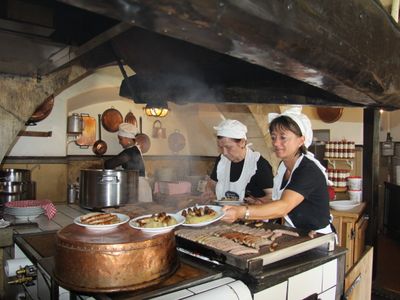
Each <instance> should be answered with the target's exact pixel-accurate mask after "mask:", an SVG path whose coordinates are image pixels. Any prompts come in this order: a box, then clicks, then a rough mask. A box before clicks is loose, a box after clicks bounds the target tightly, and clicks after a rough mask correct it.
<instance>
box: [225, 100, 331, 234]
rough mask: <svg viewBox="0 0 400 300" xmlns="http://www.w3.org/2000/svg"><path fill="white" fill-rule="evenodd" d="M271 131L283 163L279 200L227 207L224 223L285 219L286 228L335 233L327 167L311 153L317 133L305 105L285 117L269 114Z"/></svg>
mask: <svg viewBox="0 0 400 300" xmlns="http://www.w3.org/2000/svg"><path fill="white" fill-rule="evenodd" d="M268 120H269V132H270V135H271V139H272V145H273V148H274V151H275V154H276V155H277V157H278V158H280V159H281V160H282V161H281V163H280V165H279V167H278V171H277V175H276V176H275V177H274V188H273V195H272V198H273V200H275V201H272V202H270V203H266V204H262V205H256V206H242V207H233V206H225V207H224V210H225V212H226V214H225V216H224V218H223V220H225V221H227V222H234V221H235V220H237V219H253V220H263V219H274V218H281V217H284V218H285V225H287V226H291V227H296V228H302V229H305V230H314V231H317V232H320V233H330V232H332V231H334V228H333V226H332V225H331V217H330V213H329V194H328V183H329V181H328V177H327V174H326V172H325V168H324V167H323V166H322V165H321V163H320V162H319V161H318V160H317V159H315V158H314V155H313V154H312V153H310V152H308V151H307V148H308V147H309V146H310V145H311V142H312V138H313V133H312V128H311V122H310V120H309V119H308V117H307V116H306V115H304V114H302V113H301V106H293V107H291V108H289V109H288V110H286V111H285V112H283V113H282V114H276V113H270V114H269V115H268Z"/></svg>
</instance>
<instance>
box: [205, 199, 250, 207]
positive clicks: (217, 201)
mask: <svg viewBox="0 0 400 300" xmlns="http://www.w3.org/2000/svg"><path fill="white" fill-rule="evenodd" d="M213 203H214V204H217V205H222V206H223V205H232V206H239V205H243V204H244V202H242V201H239V200H238V201H228V200H214V201H213Z"/></svg>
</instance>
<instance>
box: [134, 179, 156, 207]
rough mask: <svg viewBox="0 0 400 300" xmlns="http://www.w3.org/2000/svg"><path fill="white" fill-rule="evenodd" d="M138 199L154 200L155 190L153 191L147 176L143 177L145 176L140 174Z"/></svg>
mask: <svg viewBox="0 0 400 300" xmlns="http://www.w3.org/2000/svg"><path fill="white" fill-rule="evenodd" d="M138 201H139V202H152V201H153V192H152V191H151V187H150V184H149V181H148V179H147V178H146V177H143V176H139V182H138Z"/></svg>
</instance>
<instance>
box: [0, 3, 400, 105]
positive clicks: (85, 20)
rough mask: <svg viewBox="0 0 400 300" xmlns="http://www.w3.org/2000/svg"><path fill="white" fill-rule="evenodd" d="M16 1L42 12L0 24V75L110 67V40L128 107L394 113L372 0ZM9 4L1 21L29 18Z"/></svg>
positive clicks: (394, 52) (395, 34) (399, 78)
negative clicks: (285, 106) (0, 42)
mask: <svg viewBox="0 0 400 300" xmlns="http://www.w3.org/2000/svg"><path fill="white" fill-rule="evenodd" d="M18 3H20V4H21V3H23V4H24V8H25V9H26V10H27V7H29V5H34V4H35V3H36V4H37V6H39V8H37V7H36V6H35V7H34V8H33V9H32V10H31V11H36V10H37V11H39V9H40V10H41V11H43V10H45V14H39V15H40V16H41V18H40V20H39V21H40V22H39V21H37V20H36V22H37V24H38V28H37V30H38V31H35V32H32V30H30V31H29V36H27V34H28V33H27V32H26V31H25V32H16V30H21V29H18V28H22V27H20V26H17V25H20V24H15V23H14V24H13V23H10V22H8V21H10V20H2V22H0V27H1V28H0V34H1V35H2V37H4V38H7V41H13V42H15V44H13V43H11V42H6V43H5V46H7V47H5V51H3V52H0V55H1V57H0V73H2V74H12V75H20V76H28V77H29V76H35V75H36V76H38V78H40V77H43V76H47V75H50V74H52V73H54V72H56V71H57V70H60V69H61V68H65V67H67V66H69V65H71V63H72V62H74V63H76V62H78V63H79V64H80V65H81V66H83V67H85V68H87V69H88V70H89V71H90V70H94V69H96V68H99V67H102V66H104V65H109V64H116V60H115V56H114V55H113V53H112V51H110V49H111V47H110V44H112V47H113V48H114V49H116V51H117V53H118V55H119V59H121V60H122V61H123V62H124V63H126V64H128V65H129V66H130V67H131V68H132V69H133V70H135V72H136V75H135V76H133V77H132V78H130V79H129V82H130V84H131V85H132V86H134V87H135V93H134V95H131V94H130V93H129V92H128V90H127V86H126V85H127V82H126V81H127V80H124V82H123V83H122V86H121V91H120V94H121V95H122V96H125V97H130V98H133V99H134V101H135V102H138V103H144V102H147V101H148V99H157V100H158V101H174V102H176V103H186V102H193V101H196V102H200V103H201V102H221V103H246V102H249V103H276V104H279V103H299V104H310V105H330V106H332V105H333V106H362V107H377V108H385V109H397V108H400V74H399V72H398V70H399V69H400V60H399V59H398V53H399V52H400V32H399V27H398V25H397V23H395V22H394V21H393V19H392V17H391V16H390V15H389V14H388V12H387V9H385V8H384V7H383V6H382V5H381V3H380V1H378V0H349V1H308V0H297V1H292V0H285V1H282V0H271V1H264V0H249V1H236V0H229V1H210V0H187V1H178V0H161V1H141V0H134V1H127V0H122V1H121V0H107V1H105V0H102V1H98V0H58V1H55V0H54V1H52V0H51V1H46V2H40V1H39V2H35V1H30V0H29V1H28V0H21V1H19V2H18ZM13 5H16V4H15V3H14V2H12V1H7V5H5V6H3V7H2V8H4V7H6V8H8V10H6V11H1V12H2V15H3V16H5V15H6V16H7V17H8V19H10V18H11V17H13V16H14V15H19V17H20V20H22V21H23V22H24V23H25V25H26V24H29V22H31V23H32V22H33V21H32V20H31V19H29V18H27V17H30V14H26V16H21V15H23V10H22V9H18V7H14V9H12V8H13ZM27 11H29V10H27ZM23 17H26V18H23ZM52 18H53V20H54V22H50V21H49V22H47V23H45V22H44V20H52ZM0 21H1V20H0ZM1 24H3V25H1ZM61 24H62V25H63V26H61ZM6 25H7V26H6ZM39 25H40V26H39ZM23 28H27V27H26V26H25V27H23ZM17 36H18V38H19V40H18V41H19V42H17V41H16V40H15V41H14V40H13V39H14V38H15V37H17ZM50 42H51V43H50ZM13 45H14V46H15V47H19V48H18V50H15V49H14V50H13V48H12V47H14V46H13ZM35 45H37V46H35ZM15 47H14V48H15ZM24 49H32V51H28V55H27V54H26V53H27V51H23V50H24ZM11 61H13V62H14V63H11Z"/></svg>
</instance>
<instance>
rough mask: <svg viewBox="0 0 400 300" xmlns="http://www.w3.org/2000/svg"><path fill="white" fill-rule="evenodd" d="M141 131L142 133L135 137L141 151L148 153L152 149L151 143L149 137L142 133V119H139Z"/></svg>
mask: <svg viewBox="0 0 400 300" xmlns="http://www.w3.org/2000/svg"><path fill="white" fill-rule="evenodd" d="M139 130H140V133H138V134H137V135H136V136H135V139H136V143H137V144H138V145H139V147H140V151H142V153H146V152H147V151H149V149H150V146H151V142H150V138H149V136H148V135H147V134H145V133H143V132H142V117H139Z"/></svg>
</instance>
